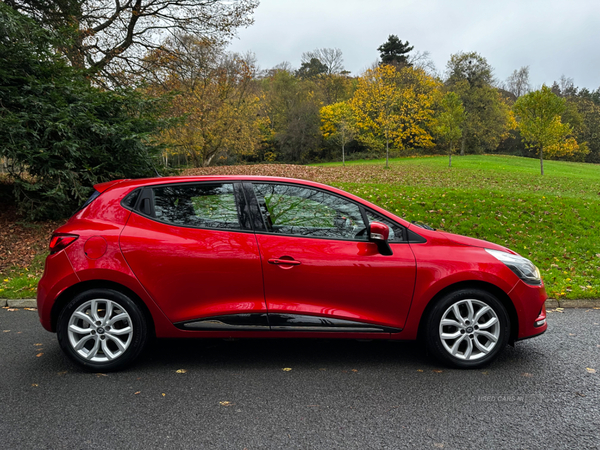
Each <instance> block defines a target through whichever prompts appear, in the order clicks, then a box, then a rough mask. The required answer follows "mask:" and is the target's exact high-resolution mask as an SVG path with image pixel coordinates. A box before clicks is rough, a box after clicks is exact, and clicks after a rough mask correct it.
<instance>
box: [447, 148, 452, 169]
mask: <svg viewBox="0 0 600 450" xmlns="http://www.w3.org/2000/svg"><path fill="white" fill-rule="evenodd" d="M448 167H452V150H450V151H449V152H448Z"/></svg>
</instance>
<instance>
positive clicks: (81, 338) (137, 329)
mask: <svg viewBox="0 0 600 450" xmlns="http://www.w3.org/2000/svg"><path fill="white" fill-rule="evenodd" d="M57 336H58V343H59V344H60V346H61V348H62V350H63V351H64V352H65V353H66V354H67V356H69V357H70V358H71V359H72V360H73V361H75V362H76V363H78V364H79V365H81V366H82V367H84V368H85V369H87V370H90V371H94V372H109V371H113V370H119V369H122V368H124V367H125V366H127V365H128V364H130V363H131V362H132V361H133V360H134V359H135V358H136V357H137V356H138V355H139V354H140V353H141V351H142V350H143V349H144V346H145V345H146V342H147V340H148V325H147V323H146V319H145V317H144V315H143V313H142V311H141V310H140V308H139V307H138V305H136V303H135V302H134V301H133V300H131V299H130V298H129V297H127V296H126V295H124V294H122V293H121V292H118V291H114V290H112V289H92V290H89V291H85V292H82V293H81V294H79V295H77V296H76V297H75V298H74V299H73V300H72V301H71V302H70V303H69V304H68V305H67V306H66V307H65V308H64V309H63V310H62V311H61V313H60V316H59V317H58V323H57Z"/></svg>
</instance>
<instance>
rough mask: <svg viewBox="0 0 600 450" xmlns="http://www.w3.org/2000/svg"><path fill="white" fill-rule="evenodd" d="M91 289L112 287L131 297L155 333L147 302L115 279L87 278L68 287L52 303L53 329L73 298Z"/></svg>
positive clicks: (149, 328) (54, 329)
mask: <svg viewBox="0 0 600 450" xmlns="http://www.w3.org/2000/svg"><path fill="white" fill-rule="evenodd" d="M91 289H112V290H114V291H117V292H120V293H121V294H124V295H126V296H127V297H129V298H130V299H131V300H132V301H133V302H135V304H136V305H137V306H138V307H139V308H140V310H141V311H142V313H143V314H144V317H145V318H146V320H147V322H148V331H149V332H150V333H151V335H155V324H154V318H153V317H152V314H151V313H150V310H149V309H148V307H147V306H146V303H144V301H143V300H142V299H141V298H140V297H139V296H138V295H137V294H136V293H135V292H134V291H132V290H131V289H129V288H128V287H126V286H123V285H122V284H119V283H116V282H114V281H108V280H87V281H82V282H80V283H77V284H75V285H73V286H71V287H69V288H68V289H65V290H64V291H63V292H61V294H60V295H59V296H58V298H57V299H56V301H55V302H54V305H52V310H51V312H50V323H51V326H52V331H54V332H55V331H56V325H57V322H58V317H59V316H60V312H61V311H62V310H63V308H64V307H65V306H67V305H68V304H69V302H70V301H71V300H73V299H74V298H75V297H76V296H77V295H79V294H81V293H82V292H85V291H89V290H91Z"/></svg>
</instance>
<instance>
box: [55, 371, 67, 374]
mask: <svg viewBox="0 0 600 450" xmlns="http://www.w3.org/2000/svg"><path fill="white" fill-rule="evenodd" d="M65 373H67V371H66V370H63V371H62V372H58V373H57V375H64V374H65Z"/></svg>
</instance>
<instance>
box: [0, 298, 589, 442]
mask: <svg viewBox="0 0 600 450" xmlns="http://www.w3.org/2000/svg"><path fill="white" fill-rule="evenodd" d="M548 322H549V330H548V332H546V334H544V335H543V336H540V337H537V338H535V339H531V340H527V341H523V342H519V343H517V345H516V348H512V347H508V348H507V349H506V351H505V352H504V353H503V354H502V355H501V357H500V358H499V359H498V360H497V361H496V362H495V363H493V364H492V365H491V366H489V367H487V368H485V369H483V370H475V371H461V370H453V369H448V368H446V367H442V366H440V365H438V364H437V363H436V362H435V361H433V360H432V359H431V358H430V357H428V356H427V355H426V354H425V353H424V352H423V350H422V348H421V347H420V346H418V345H416V344H414V343H397V342H396V343H395V342H378V341H372V342H357V341H335V340H330V341H324V340H278V341H275V340H273V341H271V340H252V341H251V340H246V341H233V342H226V341H216V340H187V341H181V340H177V341H173V340H169V341H167V340H164V341H158V342H157V343H154V344H153V345H152V346H151V348H150V349H149V350H148V351H147V352H146V353H145V354H144V355H143V356H142V357H141V358H140V359H138V360H137V361H136V363H135V364H134V366H133V367H132V368H130V369H129V370H126V371H123V372H119V373H109V374H90V373H86V372H82V371H80V370H79V369H78V368H77V367H76V366H75V365H74V364H72V363H71V362H70V361H69V360H67V359H66V357H64V356H63V355H62V353H61V351H60V349H59V347H58V343H57V341H56V336H55V335H54V334H52V333H48V332H46V331H45V330H43V329H42V327H41V325H40V324H39V322H38V317H37V311H27V310H24V309H18V310H15V311H8V310H6V309H0V447H1V448H3V449H21V448H23V449H42V448H43V449H46V448H49V449H55V448H56V449H58V448H69V449H73V448H81V449H87V448H95V449H96V448H97V449H125V448H140V449H141V448H143V449H151V448H168V449H177V448H206V449H213V448H223V449H240V450H241V449H259V448H260V449H263V448H268V449H271V448H272V449H280V448H285V449H291V448H302V449H305V448H318V449H322V448H344V449H348V448H357V449H358V448H360V449H364V448H373V449H383V448H390V449H397V448H425V449H427V448H432V449H436V448H444V449H484V448H486V449H487V448H502V449H513V448H515V449H517V448H518V449H521V448H523V449H547V448H569V449H573V448H577V449H584V448H586V449H587V448H594V449H597V448H600V309H565V310H564V312H556V311H555V312H552V313H550V314H549V318H548ZM181 369H183V370H184V371H185V373H178V372H177V371H178V370H181ZM284 369H291V370H284ZM588 369H591V370H588ZM594 371H595V373H594Z"/></svg>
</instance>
